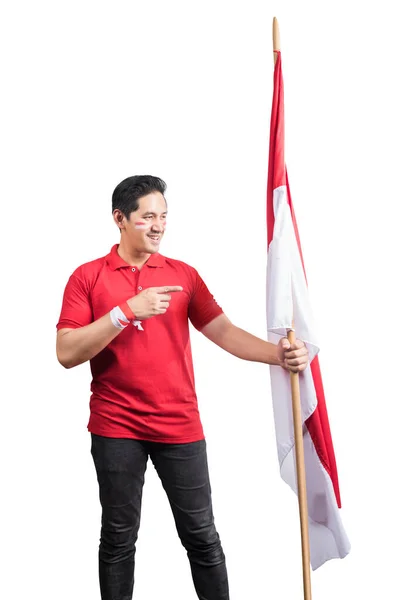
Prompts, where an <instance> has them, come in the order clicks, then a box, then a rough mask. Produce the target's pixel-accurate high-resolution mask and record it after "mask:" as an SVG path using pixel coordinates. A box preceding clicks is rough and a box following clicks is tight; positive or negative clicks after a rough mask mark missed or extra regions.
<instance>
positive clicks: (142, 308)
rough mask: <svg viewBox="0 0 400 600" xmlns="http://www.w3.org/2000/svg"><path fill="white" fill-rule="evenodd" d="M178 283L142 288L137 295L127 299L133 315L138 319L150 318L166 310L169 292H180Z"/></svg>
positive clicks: (169, 298) (169, 297) (180, 288)
mask: <svg viewBox="0 0 400 600" xmlns="http://www.w3.org/2000/svg"><path fill="white" fill-rule="evenodd" d="M182 291H183V288H182V287H181V286H180V285H165V286H163V287H151V288H147V289H146V290H143V292H140V294H137V296H133V298H130V299H129V300H127V302H128V306H129V308H130V309H131V311H132V312H133V313H134V315H135V317H136V318H137V319H140V320H145V319H150V317H155V316H156V315H163V314H164V313H166V312H167V309H168V307H169V302H170V300H171V296H170V295H169V294H170V293H174V292H182Z"/></svg>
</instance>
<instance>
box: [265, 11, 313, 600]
mask: <svg viewBox="0 0 400 600" xmlns="http://www.w3.org/2000/svg"><path fill="white" fill-rule="evenodd" d="M272 39H273V49H274V50H279V51H280V49H281V41H280V35H279V25H278V21H277V19H276V17H274V20H273V25H272ZM276 59H277V53H276V52H274V64H275V63H276ZM288 339H289V342H290V344H293V343H294V342H295V341H296V333H295V331H294V322H293V323H292V329H291V330H289V331H288ZM290 384H291V388H292V409H293V425H294V439H295V451H296V472H297V495H298V500H299V511H300V530H301V550H302V561H303V588H304V600H311V577H310V542H309V536H308V510H307V489H306V470H305V464H304V446H303V424H302V419H301V404H300V384H299V374H298V373H290Z"/></svg>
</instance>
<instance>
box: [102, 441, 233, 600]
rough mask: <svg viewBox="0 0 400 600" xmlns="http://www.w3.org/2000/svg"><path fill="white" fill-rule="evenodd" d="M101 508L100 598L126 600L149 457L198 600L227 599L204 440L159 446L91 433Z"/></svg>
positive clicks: (226, 580)
mask: <svg viewBox="0 0 400 600" xmlns="http://www.w3.org/2000/svg"><path fill="white" fill-rule="evenodd" d="M91 452H92V456H93V460H94V464H95V467H96V472H97V480H98V482H99V491H100V502H101V506H102V520H101V537H100V548H99V579H100V590H101V598H102V600H131V598H132V592H133V584H134V569H135V551H136V548H135V544H136V540H137V537H138V531H139V525H140V514H141V503H142V489H143V483H144V474H145V471H146V465H147V459H148V456H150V458H151V460H152V462H153V464H154V467H155V469H156V471H157V473H158V475H159V477H160V479H161V482H162V485H163V488H164V489H165V491H166V493H167V496H168V500H169V503H170V505H171V508H172V512H173V515H174V519H175V524H176V528H177V531H178V535H179V537H180V539H181V542H182V544H183V546H184V547H185V549H186V551H187V555H188V558H189V561H190V567H191V571H192V577H193V582H194V586H195V589H196V592H197V596H198V598H199V600H229V589H228V577H227V572H226V565H225V555H224V552H223V550H222V547H221V542H220V539H219V535H218V533H217V531H216V529H215V525H214V516H213V510H212V502H211V488H210V481H209V475H208V465H207V452H206V442H205V440H201V441H199V442H192V443H189V444H162V443H156V442H144V441H139V440H132V439H125V438H118V439H117V438H106V437H102V436H98V435H94V434H92V449H91Z"/></svg>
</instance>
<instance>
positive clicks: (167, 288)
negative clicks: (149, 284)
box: [156, 285, 183, 294]
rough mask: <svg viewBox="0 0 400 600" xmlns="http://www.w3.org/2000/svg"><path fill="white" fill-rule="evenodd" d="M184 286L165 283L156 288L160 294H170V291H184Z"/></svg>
mask: <svg viewBox="0 0 400 600" xmlns="http://www.w3.org/2000/svg"><path fill="white" fill-rule="evenodd" d="M182 291H183V287H182V286H180V285H165V286H164V287H158V288H156V292H157V293H158V294H169V293H170V292H182Z"/></svg>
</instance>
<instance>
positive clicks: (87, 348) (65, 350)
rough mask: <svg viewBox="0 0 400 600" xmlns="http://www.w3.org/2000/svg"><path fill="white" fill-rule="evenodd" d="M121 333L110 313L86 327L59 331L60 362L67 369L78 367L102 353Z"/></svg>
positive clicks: (58, 348) (57, 347)
mask: <svg viewBox="0 0 400 600" xmlns="http://www.w3.org/2000/svg"><path fill="white" fill-rule="evenodd" d="M121 331H122V329H117V327H115V325H113V323H112V321H111V318H110V313H107V314H106V315H104V316H103V317H101V318H100V319H97V321H94V322H93V323H90V325H85V327H78V328H77V329H69V328H63V329H59V331H57V343H56V352H57V358H58V362H59V363H60V364H61V365H62V366H63V367H65V368H66V369H71V368H72V367H77V366H78V365H81V364H82V363H84V362H86V361H87V360H90V359H92V358H93V357H94V356H96V354H98V353H99V352H101V351H102V350H103V349H104V348H105V347H106V346H107V345H108V344H109V343H110V342H111V341H112V340H113V339H114V338H116V337H117V335H119V334H120V333H121Z"/></svg>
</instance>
